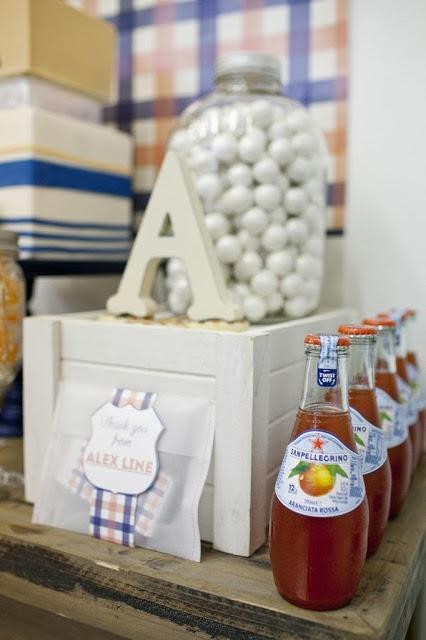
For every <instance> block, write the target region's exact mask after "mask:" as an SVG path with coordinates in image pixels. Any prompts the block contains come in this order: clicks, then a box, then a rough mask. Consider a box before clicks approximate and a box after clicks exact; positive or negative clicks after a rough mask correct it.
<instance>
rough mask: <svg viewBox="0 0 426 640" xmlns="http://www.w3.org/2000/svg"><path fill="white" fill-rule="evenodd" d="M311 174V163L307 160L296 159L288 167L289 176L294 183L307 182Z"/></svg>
mask: <svg viewBox="0 0 426 640" xmlns="http://www.w3.org/2000/svg"><path fill="white" fill-rule="evenodd" d="M310 173H311V163H310V162H309V160H307V159H306V158H302V157H298V158H295V159H294V160H293V161H292V162H291V163H290V164H289V165H288V167H287V176H288V177H289V178H290V180H291V181H292V182H305V181H306V180H307V179H308V178H309V176H310Z"/></svg>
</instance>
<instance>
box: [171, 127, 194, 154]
mask: <svg viewBox="0 0 426 640" xmlns="http://www.w3.org/2000/svg"><path fill="white" fill-rule="evenodd" d="M189 145H190V140H189V135H188V132H187V131H186V129H178V130H177V131H175V132H174V133H173V135H172V137H171V138H170V142H169V148H170V149H171V150H172V151H177V152H178V153H186V152H187V151H188V149H189Z"/></svg>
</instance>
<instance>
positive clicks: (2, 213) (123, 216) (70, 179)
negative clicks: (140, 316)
mask: <svg viewBox="0 0 426 640" xmlns="http://www.w3.org/2000/svg"><path fill="white" fill-rule="evenodd" d="M131 175H132V141H131V138H130V136H128V135H127V134H125V133H122V132H120V131H116V130H115V129H112V128H110V127H106V126H101V125H97V124H88V123H86V122H81V121H79V120H75V119H74V118H68V117H66V116H59V115H57V114H54V113H50V112H48V111H43V110H41V109H33V108H28V109H27V108H24V109H14V110H11V111H7V110H5V111H1V110H0V225H1V226H3V227H5V228H8V229H12V230H13V231H16V232H17V233H18V234H19V249H20V256H21V258H36V259H42V260H66V261H68V260H102V261H113V260H115V261H120V262H122V261H125V260H126V258H127V255H128V252H129V249H130V242H131V216H132V213H131V208H132V207H131Z"/></svg>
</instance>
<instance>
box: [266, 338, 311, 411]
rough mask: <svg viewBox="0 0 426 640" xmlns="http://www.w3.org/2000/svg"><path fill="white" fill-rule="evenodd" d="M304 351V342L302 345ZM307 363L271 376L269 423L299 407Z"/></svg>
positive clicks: (290, 366) (289, 367) (293, 366)
mask: <svg viewBox="0 0 426 640" xmlns="http://www.w3.org/2000/svg"><path fill="white" fill-rule="evenodd" d="M300 344H301V347H302V349H303V341H302V342H301V343H300ZM304 371H305V361H304V360H300V361H299V362H295V363H294V364H290V365H288V367H285V368H284V369H277V370H276V371H273V372H272V373H271V375H270V388H269V421H270V422H273V421H274V420H276V419H277V418H279V417H280V416H282V415H284V414H285V413H287V412H288V411H289V410H290V409H294V408H296V407H297V405H298V404H299V401H300V395H301V392H302V386H303V374H304Z"/></svg>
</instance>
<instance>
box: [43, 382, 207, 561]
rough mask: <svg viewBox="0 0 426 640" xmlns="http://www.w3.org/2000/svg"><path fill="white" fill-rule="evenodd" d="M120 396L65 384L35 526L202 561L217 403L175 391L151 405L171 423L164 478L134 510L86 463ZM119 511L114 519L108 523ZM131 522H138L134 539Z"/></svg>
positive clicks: (164, 440) (161, 445) (161, 461)
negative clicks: (97, 424)
mask: <svg viewBox="0 0 426 640" xmlns="http://www.w3.org/2000/svg"><path fill="white" fill-rule="evenodd" d="M113 391H114V390H113V389H111V387H109V386H106V385H105V386H104V385H87V384H81V383H78V382H75V381H63V382H61V383H60V388H59V390H58V396H57V402H56V407H55V412H54V418H53V436H52V438H51V441H50V443H49V446H48V448H47V451H46V454H45V458H44V464H43V469H42V476H41V482H40V489H39V492H38V496H37V499H36V503H35V506H34V514H33V522H35V523H38V524H46V525H51V526H54V527H60V528H63V529H69V530H71V531H76V532H79V533H86V534H89V533H92V535H95V537H99V538H103V539H107V540H110V541H114V542H119V543H122V544H129V546H139V547H144V548H146V549H153V550H157V551H162V552H165V553H170V554H172V555H175V556H178V557H181V558H186V559H189V560H195V561H199V560H200V554H201V543H200V531H199V524H198V505H199V500H200V496H201V492H202V489H203V487H204V484H205V480H206V477H207V472H208V469H209V464H210V458H211V452H212V445H213V437H214V405H213V402H212V401H210V400H205V399H200V398H195V397H185V396H173V395H168V394H158V395H156V396H153V397H152V402H151V407H152V408H153V410H154V411H155V414H156V416H158V418H159V420H160V422H161V424H162V426H163V430H162V431H161V433H160V435H159V437H158V441H157V445H156V446H157V454H158V458H157V464H158V473H157V475H156V477H155V480H154V482H153V484H152V485H151V486H150V487H149V488H148V489H147V490H146V491H144V492H143V493H141V494H138V495H137V496H135V499H134V500H133V501H131V506H130V508H129V509H128V508H127V506H126V505H127V503H126V504H125V503H124V502H123V499H124V498H126V496H124V498H123V494H119V495H118V498H119V499H117V494H114V493H110V492H102V491H99V490H98V489H97V488H96V487H95V486H94V485H93V484H92V483H91V482H89V481H88V478H87V475H86V473H85V468H84V466H83V463H82V460H83V453H84V452H85V451H86V446H87V444H88V442H89V440H90V438H91V435H92V416H93V415H94V414H95V413H96V412H97V411H98V410H99V409H100V408H101V407H103V406H104V405H106V404H107V403H109V402H111V397H112V394H113ZM144 391H145V390H144ZM128 393H130V392H128ZM147 395H148V394H147ZM149 395H151V394H149ZM99 496H101V498H102V500H99ZM105 496H107V499H106V500H105ZM111 513H113V520H114V522H111V521H110V520H109V519H108V518H111ZM121 513H124V514H125V515H124V516H121V515H120V514H121ZM94 514H95V515H94ZM117 514H118V515H117ZM92 516H93V517H92ZM97 516H98V519H97V520H96V517H97ZM120 518H122V521H123V522H124V524H122V523H121V524H120V525H119V526H118V525H116V523H115V520H117V519H118V520H119V519H120ZM126 518H129V519H130V520H132V523H133V524H134V526H133V524H132V531H131V538H130V541H129V537H128V536H127V533H128V526H129V521H128V520H126ZM98 524H99V526H98ZM102 527H103V529H102ZM114 527H116V528H117V529H119V531H118V532H117V531H114ZM96 532H97V533H96ZM99 532H103V533H101V534H99ZM123 536H124V538H123ZM126 536H127V537H126Z"/></svg>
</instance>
